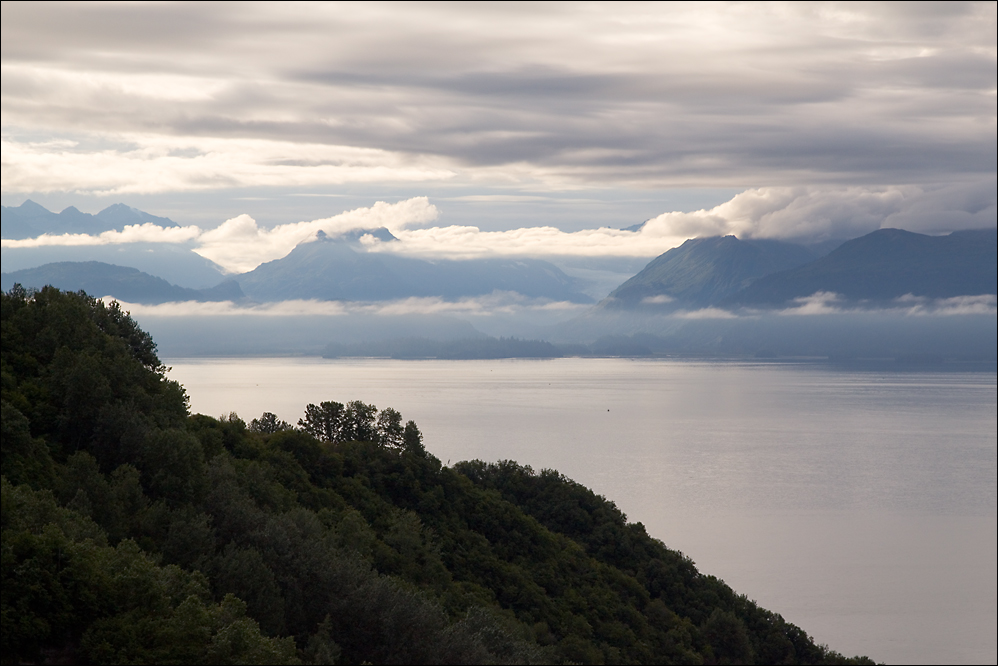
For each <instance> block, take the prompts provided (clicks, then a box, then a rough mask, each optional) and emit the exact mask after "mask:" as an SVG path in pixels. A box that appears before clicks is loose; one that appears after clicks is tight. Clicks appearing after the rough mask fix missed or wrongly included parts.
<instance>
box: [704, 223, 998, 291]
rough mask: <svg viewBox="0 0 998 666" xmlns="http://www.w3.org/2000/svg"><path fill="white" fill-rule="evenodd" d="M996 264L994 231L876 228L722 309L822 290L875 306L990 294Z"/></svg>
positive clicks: (765, 281) (997, 274) (770, 278)
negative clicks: (926, 232) (909, 297)
mask: <svg viewBox="0 0 998 666" xmlns="http://www.w3.org/2000/svg"><path fill="white" fill-rule="evenodd" d="M996 266H998V230H995V229H975V230H967V231H955V232H953V233H951V234H949V235H947V236H926V235H924V234H917V233H912V232H910V231H903V230H901V229H880V230H878V231H874V232H873V233H871V234H867V235H866V236H862V237H860V238H856V239H853V240H851V241H848V242H846V243H843V244H842V245H841V246H840V247H839V248H838V249H836V250H834V251H832V252H831V253H830V254H828V255H827V256H824V257H821V258H820V259H817V260H815V261H813V262H810V263H808V264H806V265H804V266H800V267H797V268H793V269H790V270H786V271H781V272H775V273H773V274H771V275H767V276H765V277H762V278H760V279H759V280H757V281H755V282H754V283H752V284H751V285H749V286H747V287H746V288H745V289H744V290H742V291H740V292H739V293H737V294H734V295H732V296H731V297H729V298H728V299H725V300H724V301H723V302H722V305H725V306H777V305H781V304H784V303H786V302H788V301H790V300H792V299H794V298H801V297H806V296H810V295H811V294H814V293H815V292H820V291H824V292H834V293H836V294H839V295H840V296H842V297H844V298H846V299H848V300H851V301H864V300H865V301H873V302H882V301H889V300H892V299H895V298H898V297H901V296H905V295H907V294H912V295H914V296H924V297H927V298H947V297H953V296H973V295H980V294H994V293H996V291H998V289H996V281H998V269H996Z"/></svg>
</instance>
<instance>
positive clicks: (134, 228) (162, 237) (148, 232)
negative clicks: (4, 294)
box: [0, 222, 201, 248]
mask: <svg viewBox="0 0 998 666" xmlns="http://www.w3.org/2000/svg"><path fill="white" fill-rule="evenodd" d="M199 236H201V229H200V228H198V227H196V226H193V225H192V226H189V227H161V226H159V225H157V224H153V223H152V222H146V223H145V224H129V225H126V226H125V227H124V228H123V229H122V230H121V231H117V230H111V231H105V232H103V233H101V234H99V235H97V236H91V235H89V234H58V235H50V234H42V235H41V236H38V237H37V238H24V239H20V240H13V239H9V238H4V239H3V240H0V245H2V246H3V247H5V248H20V247H43V246H47V245H120V244H124V243H186V242H188V241H192V240H194V239H196V238H198V237H199Z"/></svg>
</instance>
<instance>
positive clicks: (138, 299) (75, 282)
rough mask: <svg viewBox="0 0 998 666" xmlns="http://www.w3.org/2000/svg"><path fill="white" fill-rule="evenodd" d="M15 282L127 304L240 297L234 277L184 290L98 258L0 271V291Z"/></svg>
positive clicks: (135, 270)
mask: <svg viewBox="0 0 998 666" xmlns="http://www.w3.org/2000/svg"><path fill="white" fill-rule="evenodd" d="M15 283H17V284H20V285H22V286H26V287H35V288H40V287H43V286H45V285H52V286H53V287H58V288H59V289H65V290H67V291H79V290H80V289H82V290H83V291H85V292H87V293H88V294H91V295H92V296H98V297H101V296H113V297H114V298H117V299H119V300H122V301H125V302H128V303H145V304H156V303H169V302H175V301H235V300H240V299H242V298H244V295H243V292H242V290H241V289H240V288H239V284H238V283H236V282H235V281H234V280H226V281H224V282H221V283H219V284H217V285H215V286H214V287H211V288H209V289H187V288H185V287H178V286H176V285H173V284H170V283H169V282H167V281H166V280H164V279H163V278H159V277H155V276H153V275H149V274H148V273H143V272H142V271H140V270H138V269H136V268H128V267H126V266H115V265H113V264H105V263H102V262H99V261H82V262H70V261H65V262H57V263H52V264H45V265H44V266H39V267H37V268H26V269H23V270H19V271H13V272H11V273H3V274H2V279H0V284H2V287H3V290H4V291H6V290H8V289H10V288H11V287H12V286H13V285H14V284H15Z"/></svg>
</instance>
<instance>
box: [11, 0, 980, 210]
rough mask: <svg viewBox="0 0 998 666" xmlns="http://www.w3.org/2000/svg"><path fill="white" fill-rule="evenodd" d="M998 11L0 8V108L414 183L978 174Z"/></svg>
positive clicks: (293, 167)
mask: <svg viewBox="0 0 998 666" xmlns="http://www.w3.org/2000/svg"><path fill="white" fill-rule="evenodd" d="M950 4H953V6H950ZM995 15H996V12H995V5H994V3H970V4H961V3H947V4H946V6H945V7H940V6H936V5H925V4H918V5H910V4H907V5H899V6H894V5H891V4H889V3H888V4H886V5H879V4H874V5H839V4H818V5H807V6H804V7H796V6H794V5H786V4H773V5H755V4H752V5H681V6H678V7H676V6H671V5H667V6H660V5H625V6H622V7H621V6H618V5H616V4H614V5H569V6H567V7H566V6H561V5H542V6H540V7H537V6H533V5H531V6H523V5H512V6H508V7H507V6H500V7H496V6H451V5H418V6H409V5H394V4H386V5H302V6H297V7H286V6H281V7H277V6H268V5H256V4H252V5H237V6H230V5H208V6H206V7H202V6H201V5H124V6H122V5H117V4H111V5H84V6H78V5H77V4H75V3H70V4H68V5H61V6H53V5H50V4H44V5H34V4H24V5H16V4H15V5H13V6H9V3H6V4H4V6H3V24H2V46H0V48H2V57H3V67H4V69H3V82H2V86H3V103H2V110H3V115H4V125H5V137H7V138H8V139H9V140H11V141H13V142H15V143H18V139H17V136H18V133H17V132H18V131H25V132H27V131H29V130H30V131H32V132H36V133H37V132H44V131H53V130H59V131H61V132H69V133H70V134H75V135H77V136H76V139H77V140H78V141H80V140H82V139H87V138H89V137H93V136H101V137H103V138H105V139H112V140H113V139H114V138H115V137H119V138H127V139H128V140H131V141H135V142H137V143H138V144H139V145H144V142H146V143H148V142H149V141H150V140H151V139H150V138H149V137H161V138H164V139H176V140H178V141H179V142H180V143H181V144H183V145H182V147H184V148H185V149H187V150H189V151H192V152H191V153H190V156H188V157H183V158H181V157H178V159H187V160H197V159H198V154H197V153H198V151H197V149H198V146H199V145H200V144H201V142H202V140H204V139H213V140H215V141H216V142H217V141H219V140H220V139H228V140H231V141H233V142H244V141H248V140H257V141H270V142H276V145H277V146H279V149H276V150H272V151H264V153H266V159H268V160H270V161H271V163H275V162H279V164H277V165H278V166H283V167H285V168H286V169H287V173H286V174H285V175H283V176H282V178H284V179H285V180H281V181H280V182H285V181H286V182H288V183H294V182H297V180H296V179H298V180H300V181H301V182H304V183H310V182H313V180H311V179H310V177H309V176H308V175H307V174H308V173H309V172H310V170H314V169H315V168H317V167H318V166H323V165H326V166H328V164H329V163H330V160H332V159H333V158H330V157H329V156H325V157H323V158H322V159H319V160H318V161H312V162H310V161H309V159H304V158H302V157H301V156H300V155H296V154H295V150H294V147H295V146H297V145H303V146H323V145H324V146H333V147H337V148H339V147H353V148H364V149H374V150H377V151H383V152H384V153H385V157H384V160H383V161H384V163H385V164H386V165H387V166H388V167H390V168H388V169H387V171H386V172H385V173H384V174H382V175H381V176H380V178H381V179H382V181H383V182H386V183H391V182H397V181H400V180H401V181H408V180H412V178H411V177H405V176H399V175H398V173H397V172H398V170H399V169H401V168H402V166H403V165H404V164H405V163H407V162H410V161H412V162H417V163H419V164H420V165H423V166H424V167H425V174H424V176H425V177H426V178H429V179H441V178H448V177H451V176H449V175H447V174H451V175H453V174H457V177H459V178H461V179H468V180H471V181H474V182H487V183H490V184H495V183H498V182H519V183H533V184H534V185H538V186H543V187H549V188H556V189H557V188H570V187H585V186H594V185H595V186H600V187H605V186H614V187H656V188H661V187H686V186H760V185H798V184H870V183H875V184H931V183H938V182H951V181H954V180H958V181H963V182H974V181H977V180H979V179H980V178H981V177H982V176H984V177H988V176H990V175H992V174H993V173H994V170H995V162H996V158H998V153H996V148H995V146H996V122H995V117H996V98H995V88H996V74H995V72H996V46H995V44H996V27H995V25H996V22H995ZM126 135H127V136H126ZM11 137H13V138H11ZM18 145H20V144H18ZM39 150H41V149H37V150H36V151H35V152H38V151H39ZM226 150H227V149H226V148H225V147H224V146H221V145H220V144H218V143H216V144H215V145H213V146H207V145H204V146H202V148H201V153H202V154H207V153H211V154H213V155H215V156H216V157H217V156H218V155H220V154H222V155H223V156H224V154H225V151H226ZM7 152H8V151H7V147H6V146H5V153H7ZM236 152H238V151H236ZM275 153H276V154H277V155H275ZM280 153H285V155H284V156H283V157H282V156H281V155H280ZM140 158H141V156H132V159H140ZM239 158H240V159H242V158H243V155H242V154H240V156H239ZM233 160H235V158H233ZM323 160H325V161H323ZM219 162H220V163H222V162H225V160H224V159H220V158H219ZM268 164H270V163H268ZM270 165H273V164H270ZM337 165H338V166H341V167H343V168H344V169H346V170H347V171H349V169H350V168H351V166H352V165H353V163H352V162H351V161H350V160H349V159H341V161H340V162H338V163H337ZM427 165H428V166H427ZM362 166H364V167H365V168H369V167H370V164H367V163H365V164H364V165H362ZM3 168H4V181H5V189H9V187H10V185H8V183H15V182H16V183H22V182H23V187H24V188H25V189H24V190H23V191H31V189H30V188H31V187H33V185H32V184H31V183H32V182H34V181H33V180H32V178H33V176H31V174H28V175H27V176H25V174H24V173H22V172H23V169H22V167H21V165H20V164H19V163H17V162H16V161H14V160H10V159H8V157H7V155H6V154H5V157H4V165H3ZM220 169H222V167H220ZM126 170H127V169H126ZM223 170H224V169H223ZM410 175H411V174H410ZM200 177H201V179H202V181H201V182H203V183H206V184H207V186H213V187H237V186H240V185H245V184H250V185H252V184H253V183H252V179H249V180H248V181H247V180H246V178H247V177H243V176H240V175H239V174H236V175H234V176H232V177H231V178H222V177H218V178H217V179H216V180H211V178H209V177H208V176H206V175H204V174H201V176H200ZM342 177H343V178H344V182H351V181H350V177H349V175H348V174H347V175H344V176H342ZM369 177H370V174H368V175H367V176H363V177H362V178H363V179H365V180H364V182H370V181H369ZM420 177H423V176H420ZM240 178H242V180H241V179H240ZM267 182H268V183H269V184H274V181H267ZM43 185H44V184H43ZM19 187H20V186H19ZM45 187H50V188H51V187H58V188H70V189H72V188H71V186H70V185H66V184H59V185H51V184H50V185H45V186H44V187H43V186H42V185H39V186H37V187H36V189H38V190H39V191H44V190H45ZM90 187H91V186H90V185H89V184H84V185H83V186H80V187H79V188H78V189H85V190H89V189H90ZM171 187H175V188H181V189H183V188H188V187H192V185H191V184H190V183H185V182H178V183H176V184H173V185H171ZM104 189H107V190H111V189H113V187H106V188H104ZM139 189H141V188H139ZM141 191H155V190H153V189H149V188H148V187H147V188H146V189H144V190H141Z"/></svg>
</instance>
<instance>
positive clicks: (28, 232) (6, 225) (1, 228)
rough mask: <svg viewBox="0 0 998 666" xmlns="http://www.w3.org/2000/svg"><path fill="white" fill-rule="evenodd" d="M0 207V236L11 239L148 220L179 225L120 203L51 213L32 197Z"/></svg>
mask: <svg viewBox="0 0 998 666" xmlns="http://www.w3.org/2000/svg"><path fill="white" fill-rule="evenodd" d="M0 208H2V210H0V236H2V237H3V238H9V239H13V240H18V239H23V238H35V237H37V236H40V235H42V234H53V235H57V234H100V233H102V232H104V231H110V230H112V229H121V228H123V227H125V226H126V225H129V224H145V223H147V222H151V223H153V224H157V225H159V226H161V227H176V226H179V225H178V224H177V223H176V222H174V221H173V220H171V219H169V218H167V217H158V216H156V215H150V214H149V213H145V212H143V211H141V210H139V209H137V208H132V207H131V206H126V205H125V204H121V203H117V204H113V205H111V206H108V207H107V208H105V209H104V210H102V211H100V212H99V213H97V214H96V215H91V214H90V213H83V212H81V211H80V210H78V209H77V208H76V207H75V206H70V207H69V208H66V209H65V210H63V211H62V212H59V213H53V212H52V211H50V210H48V209H47V208H45V207H44V206H41V205H39V204H36V203H35V202H34V201H32V200H31V199H28V200H27V201H25V202H24V203H22V204H21V205H20V206H2V207H0Z"/></svg>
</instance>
